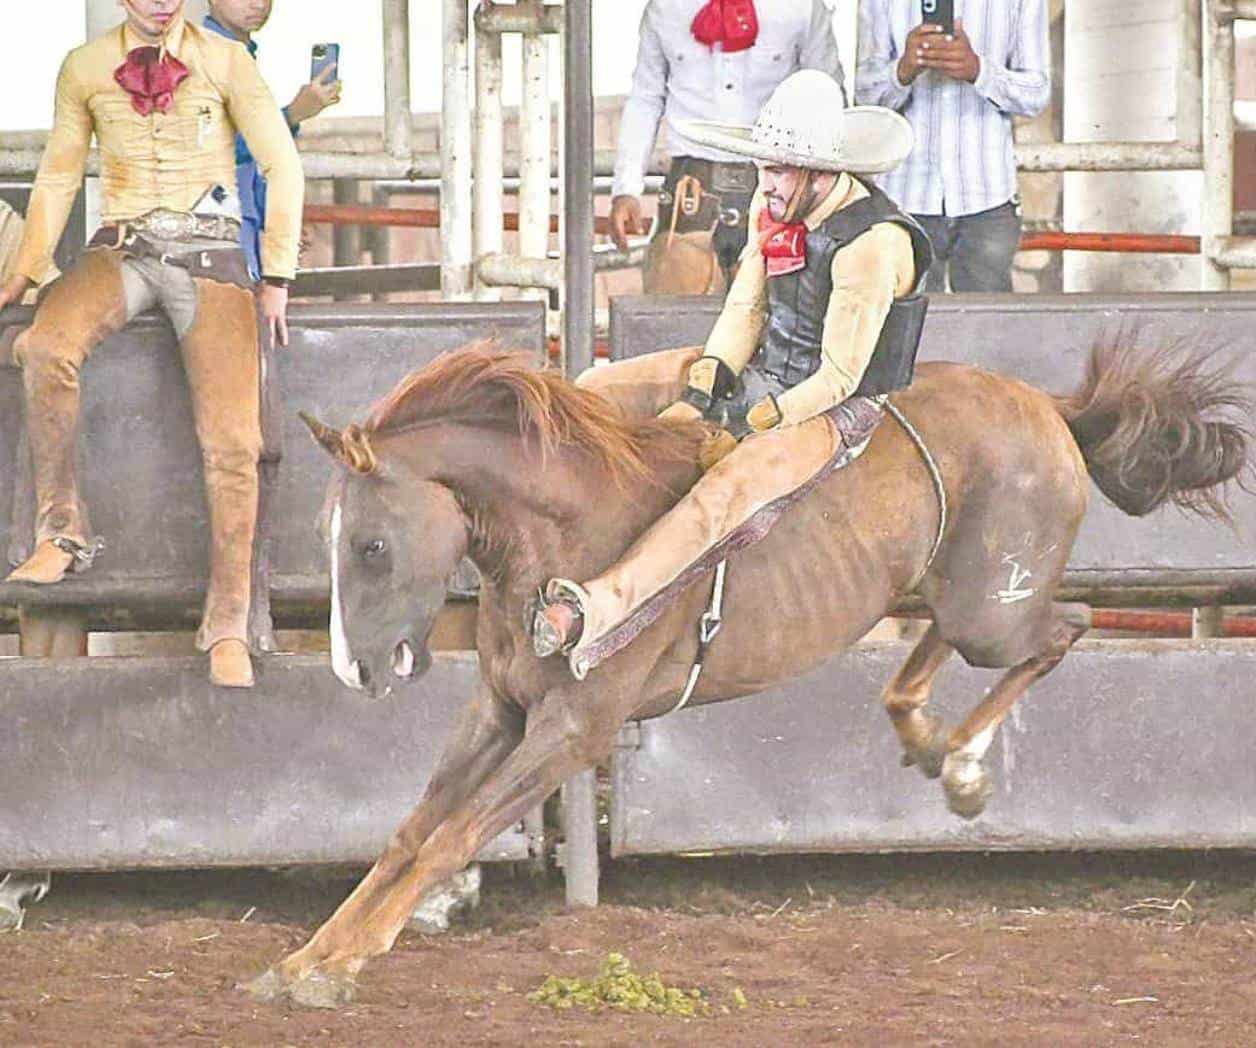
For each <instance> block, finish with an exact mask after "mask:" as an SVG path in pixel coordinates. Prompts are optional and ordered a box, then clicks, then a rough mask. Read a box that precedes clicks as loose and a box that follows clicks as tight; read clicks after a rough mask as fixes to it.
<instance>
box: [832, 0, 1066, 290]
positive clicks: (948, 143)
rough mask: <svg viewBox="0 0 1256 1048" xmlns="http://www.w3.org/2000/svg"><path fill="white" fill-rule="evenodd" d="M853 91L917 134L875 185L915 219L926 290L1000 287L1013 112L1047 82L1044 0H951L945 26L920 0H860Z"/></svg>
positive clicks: (1015, 209) (1009, 220)
mask: <svg viewBox="0 0 1256 1048" xmlns="http://www.w3.org/2000/svg"><path fill="white" fill-rule="evenodd" d="M859 14H860V45H859V66H858V69H857V71H856V77H855V97H856V100H857V101H858V102H861V103H868V104H873V105H882V106H888V107H889V108H891V109H897V110H899V111H900V112H901V113H902V114H903V115H904V116H906V117H907V119H908V120H909V121H911V125H912V129H913V130H914V131H915V134H916V146H915V148H914V149H913V150H912V153H911V156H909V157H908V158H907V161H906V162H905V163H904V164H902V165H901V166H900V167H899V168H897V169H896V170H894V171H891V172H890V173H888V174H886V175H883V176H881V177H880V178H879V179H878V180H877V181H878V183H879V184H880V186H881V188H882V189H884V190H885V192H886V193H887V194H888V195H889V196H890V197H891V198H892V199H893V200H895V201H896V202H897V203H898V204H899V206H900V207H902V208H903V209H904V210H905V211H908V212H909V213H911V214H912V215H913V216H914V217H915V218H916V219H917V220H918V221H919V222H920V223H921V225H923V226H924V227H925V230H926V231H927V232H928V234H929V236H930V238H931V239H932V240H933V245H934V251H935V261H934V264H933V267H932V268H931V269H930V271H929V275H928V278H927V280H926V282H925V290H926V291H945V290H946V287H947V277H948V270H949V277H950V287H951V290H953V291H1011V290H1012V274H1011V269H1012V257H1013V255H1015V253H1016V248H1017V245H1018V243H1019V241H1020V231H1021V220H1020V201H1019V199H1018V198H1017V195H1016V160H1015V157H1014V155H1013V152H1012V117H1013V116H1036V115H1037V114H1038V113H1040V112H1042V110H1043V109H1044V108H1045V107H1046V104H1047V102H1048V100H1049V98H1050V94H1051V54H1050V43H1049V40H1048V35H1047V34H1048V15H1047V0H955V14H956V19H955V25H954V31H953V32H952V33H950V34H948V33H946V32H944V31H943V29H942V27H940V26H937V25H932V24H926V23H922V21H921V0H861V3H860V12H859Z"/></svg>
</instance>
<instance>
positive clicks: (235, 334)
mask: <svg viewBox="0 0 1256 1048" xmlns="http://www.w3.org/2000/svg"><path fill="white" fill-rule="evenodd" d="M124 266H133V267H134V269H133V270H132V271H131V272H129V273H127V275H126V277H125V278H124V273H123V267H124ZM175 270H176V267H175V266H173V265H170V264H168V263H162V262H159V261H157V260H154V259H144V260H138V261H136V260H132V259H131V258H128V257H127V256H126V255H125V254H124V253H123V252H120V251H116V250H111V249H108V248H93V249H90V250H88V251H86V252H84V254H83V255H82V256H81V257H80V259H79V261H78V262H77V263H76V264H75V265H74V266H73V268H71V269H70V270H69V272H67V273H66V274H65V275H64V276H63V277H61V279H60V280H58V281H57V282H56V283H55V284H53V285H51V287H50V288H49V290H48V291H47V293H46V295H45V296H44V298H43V300H42V301H41V303H40V305H39V307H38V309H37V311H36V313H35V320H34V323H33V324H32V325H31V327H30V328H28V329H27V330H26V331H25V332H24V333H23V334H22V335H21V336H19V338H18V339H17V342H16V343H15V345H14V360H15V362H16V363H18V364H19V365H20V366H21V367H22V368H23V371H24V381H25V390H26V420H27V426H28V430H29V434H30V445H31V453H32V457H33V459H34V470H35V489H36V506H37V516H36V541H37V542H42V541H47V540H50V539H65V540H68V541H70V542H72V543H74V544H76V545H77V546H80V547H82V548H84V549H89V550H90V549H91V548H92V546H93V543H94V539H93V536H92V530H91V525H90V523H89V520H88V515H87V511H86V508H85V507H84V505H83V503H82V501H81V500H80V498H79V492H78V482H77V479H76V477H75V466H74V463H75V445H76V443H77V433H78V418H79V373H80V370H81V368H82V366H83V363H84V361H85V360H86V359H87V357H88V355H89V354H90V353H91V352H92V351H93V350H94V349H95V347H96V346H97V345H98V344H99V343H100V342H101V341H102V340H103V339H105V338H106V337H108V336H109V335H111V334H113V333H114V332H116V331H118V330H120V329H121V328H122V327H123V326H124V325H125V324H126V322H127V321H128V320H129V319H130V317H131V316H132V315H134V314H135V313H136V312H139V311H140V310H141V309H144V308H148V307H149V306H151V305H158V306H160V307H162V308H163V310H164V311H165V312H167V314H169V315H170V316H171V319H172V321H173V322H174V324H175V329H176V332H177V333H178V334H179V345H180V349H181V351H182V355H183V365H184V369H185V371H186V372H187V377H188V386H189V388H190V390H191V394H192V405H193V411H194V414H195V422H196V435H197V438H198V439H199V441H200V446H201V455H202V461H203V465H204V474H205V489H206V494H207V500H208V503H209V515H210V579H209V590H208V595H207V598H206V602H205V611H204V616H203V618H202V622H201V628H200V632H199V633H198V635H197V643H198V645H199V646H200V647H201V649H202V650H207V649H209V648H210V647H212V646H213V645H214V644H215V643H217V642H218V641H220V640H226V639H235V640H241V641H244V642H245V643H247V642H248V617H249V601H250V583H251V560H252V550H253V538H254V532H255V529H256V524H257V506H258V458H259V455H260V452H261V442H262V438H261V425H260V395H259V380H260V377H259V371H260V351H259V335H258V323H257V314H256V306H255V302H254V296H253V294H252V292H251V291H250V290H248V289H246V288H243V287H240V286H237V285H234V284H229V283H220V282H218V281H214V280H208V279H204V278H200V277H193V276H191V275H189V274H188V273H187V271H186V270H179V271H177V272H176V271H175ZM145 282H146V283H145ZM136 287H139V288H140V292H141V293H139V294H137V293H136V292H135V290H134V289H135V288H136ZM153 409H154V410H161V409H162V406H161V405H153Z"/></svg>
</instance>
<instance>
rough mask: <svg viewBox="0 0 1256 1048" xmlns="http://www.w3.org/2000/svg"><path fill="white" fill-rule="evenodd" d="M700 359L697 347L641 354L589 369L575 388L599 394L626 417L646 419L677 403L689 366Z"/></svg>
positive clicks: (687, 378)
mask: <svg viewBox="0 0 1256 1048" xmlns="http://www.w3.org/2000/svg"><path fill="white" fill-rule="evenodd" d="M700 356H702V347H701V346H690V347H688V348H686V349H663V350H659V351H658V352H657V353H645V354H642V355H641V356H639V357H630V358H629V359H628V360H617V361H615V362H614V363H613V364H603V365H600V366H598V367H591V368H589V369H588V370H587V371H585V372H584V374H582V375H581V376H580V377H579V378H578V379H576V385H578V386H580V387H581V388H582V389H588V390H592V391H593V392H594V393H600V394H601V395H602V396H604V397H606V399H607V400H610V401H612V402H614V403H615V404H617V405H618V406H619V408H620V410H621V411H623V412H624V413H625V414H626V415H632V416H634V417H637V418H648V417H650V416H653V415H657V414H658V413H659V412H660V411H662V410H663V409H664V408H665V407H667V406H668V405H669V404H674V403H676V401H677V400H679V399H680V395H681V394H682V393H683V392H684V391H685V385H686V384H687V383H688V381H689V365H690V364H692V363H693V362H694V361H695V360H697V359H698V358H699V357H700Z"/></svg>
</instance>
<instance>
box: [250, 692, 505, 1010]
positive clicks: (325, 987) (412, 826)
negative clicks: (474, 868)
mask: <svg viewBox="0 0 1256 1048" xmlns="http://www.w3.org/2000/svg"><path fill="white" fill-rule="evenodd" d="M523 733H524V718H523V714H522V713H521V712H520V711H519V710H517V709H515V708H514V707H513V706H510V705H508V704H507V703H505V702H504V701H503V700H502V699H501V698H500V696H498V695H496V694H494V693H493V692H492V691H491V690H490V689H489V688H488V686H487V685H484V684H481V685H480V687H479V689H478V690H477V693H476V695H475V697H474V698H473V699H472V700H471V702H470V703H469V704H468V705H467V707H466V709H465V710H463V712H462V716H461V718H460V719H459V721H458V724H457V726H456V727H455V729H454V732H453V734H452V736H451V737H450V739H449V741H448V742H446V744H445V748H444V750H442V752H441V755H440V759H439V761H438V762H437V766H436V770H435V771H434V772H433V774H432V778H431V780H430V781H429V782H428V784H427V789H426V790H425V791H424V794H423V799H422V800H421V801H420V802H419V806H418V807H417V808H415V810H414V811H413V812H412V813H411V814H410V815H409V816H408V817H407V818H406V820H405V821H404V822H403V823H402V824H401V825H400V826H399V827H398V828H397V830H396V831H395V832H394V833H393V835H392V838H391V839H390V840H389V842H388V845H387V846H386V847H385V849H384V852H383V854H382V855H381V856H380V857H379V859H378V860H376V863H375V865H374V866H373V867H372V868H371V870H370V872H369V873H368V874H367V875H366V877H364V878H363V879H362V881H361V882H360V883H359V884H358V886H357V888H355V889H354V890H353V892H352V893H351V894H350V895H349V897H348V898H347V899H346V900H345V901H344V902H343V903H341V905H340V907H339V908H338V909H337V910H336V912H335V914H333V915H332V917H331V918H330V919H329V920H328V921H327V923H326V924H325V925H324V926H323V927H324V929H326V928H327V927H328V926H329V925H331V924H333V922H336V921H351V920H352V919H353V917H352V915H353V914H356V913H357V912H358V911H359V910H360V909H361V908H362V907H363V905H365V903H364V900H369V899H372V898H374V897H376V896H377V895H378V894H379V893H380V892H382V891H385V890H387V888H388V887H389V886H390V885H393V884H395V883H397V882H398V881H399V880H400V879H402V878H403V877H404V876H405V873H406V871H407V870H408V869H409V867H410V865H411V864H412V863H413V861H414V858H415V856H416V855H417V854H418V852H419V849H420V848H421V847H422V845H423V842H424V841H426V840H427V838H428V837H429V836H430V834H431V833H432V831H433V830H434V829H435V828H436V827H437V826H438V825H440V823H441V822H442V821H443V820H444V819H445V818H446V817H447V816H448V815H449V813H450V812H452V811H453V810H454V809H455V808H456V807H457V806H458V805H460V804H463V803H464V802H465V801H466V799H467V797H468V796H469V795H470V794H471V793H472V791H474V790H475V789H476V787H478V786H479V785H480V784H482V783H483V782H484V781H485V780H486V779H487V778H488V777H489V775H491V774H492V773H493V771H494V770H495V769H497V768H498V767H500V765H501V764H502V762H503V761H504V760H505V759H506V758H507V757H508V756H509V755H510V752H511V751H512V750H513V749H514V748H515V747H516V746H517V745H518V744H519V740H520V739H522V738H523ZM471 855H474V852H472V853H471ZM471 855H469V856H468V857H467V861H469V860H470V858H471ZM464 865H466V862H463V863H462V864H460V865H459V866H458V867H455V868H453V869H451V870H450V871H449V873H450V874H453V873H456V872H457V870H458V869H461V868H462V866H464ZM416 902H417V899H416ZM344 915H349V916H344ZM320 934H321V933H320ZM316 938H317V936H316ZM310 945H313V943H312V942H311V944H310ZM389 945H391V940H389ZM309 948H310V946H306V947H305V950H308V949H309ZM384 949H385V950H387V949H388V946H385V947H384ZM303 952H304V951H298V952H297V953H296V954H293V955H292V956H291V957H289V958H288V959H287V960H286V961H285V962H284V964H285V965H288V966H289V969H292V968H293V967H294V966H293V965H292V964H291V962H292V960H293V958H295V957H298V956H299V955H300V954H301V953H303ZM295 967H296V968H297V969H299V967H300V966H299V965H297V966H295ZM350 974H351V973H350ZM246 989H248V990H249V992H250V993H252V994H253V995H254V996H256V997H259V998H261V999H263V1000H270V999H273V998H275V997H277V996H280V995H282V994H284V993H288V992H292V993H293V995H294V996H299V993H301V992H303V993H304V995H305V996H304V1001H305V1003H309V1004H318V1005H324V1006H331V1005H334V1004H336V1003H338V1002H339V1001H340V1000H343V999H347V996H348V994H349V992H350V991H351V989H352V986H351V983H349V982H342V983H338V982H336V981H335V980H333V979H330V978H329V979H323V980H319V979H317V978H315V979H311V980H309V981H308V982H307V983H306V984H304V986H303V987H302V988H301V991H295V990H294V989H293V987H291V986H290V985H289V984H288V980H287V976H286V974H285V972H284V970H282V969H276V968H272V969H270V970H268V971H267V972H265V973H264V974H263V975H261V976H260V977H259V978H257V979H255V980H254V981H253V982H251V983H249V984H248V985H247V987H246Z"/></svg>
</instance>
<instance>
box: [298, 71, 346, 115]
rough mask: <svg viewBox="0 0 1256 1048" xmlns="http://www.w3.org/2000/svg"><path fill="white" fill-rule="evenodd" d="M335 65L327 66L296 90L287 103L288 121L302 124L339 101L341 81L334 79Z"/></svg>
mask: <svg viewBox="0 0 1256 1048" xmlns="http://www.w3.org/2000/svg"><path fill="white" fill-rule="evenodd" d="M335 76H336V67H335V66H328V67H327V68H326V69H324V70H323V71H322V72H321V73H319V74H318V76H317V77H316V78H315V79H313V80H311V81H310V82H309V83H308V84H306V85H305V86H304V87H303V88H301V90H300V91H298V92H297V97H296V98H294V99H293V100H292V101H291V102H290V103H289V104H288V122H289V123H291V124H303V123H305V121H307V120H312V119H314V117H316V116H318V114H319V113H321V112H322V111H323V110H324V109H326V108H327V107H328V106H334V105H335V104H336V103H337V102H339V101H340V91H341V87H342V85H341V82H340V81H339V80H336V79H334V78H335Z"/></svg>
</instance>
